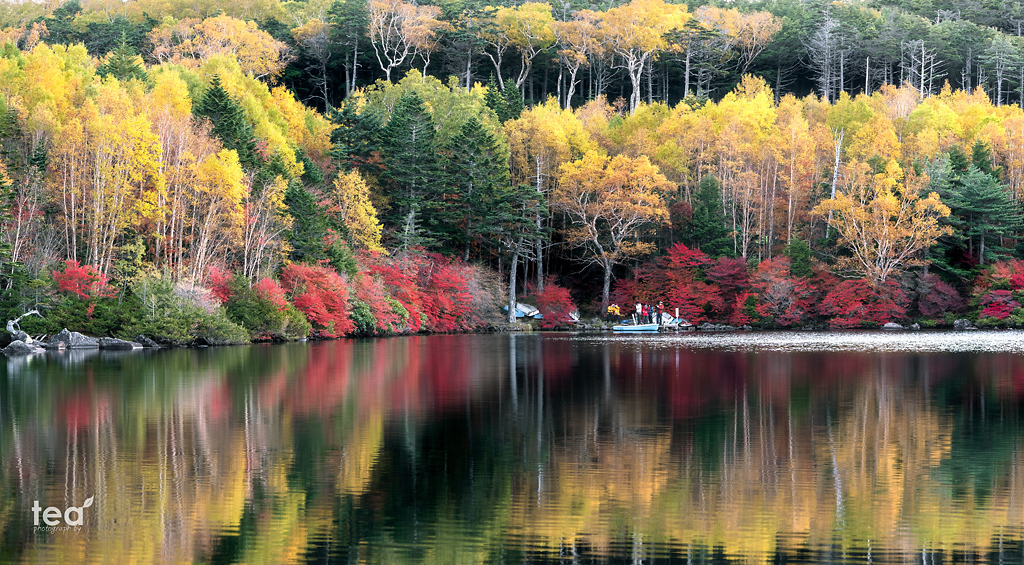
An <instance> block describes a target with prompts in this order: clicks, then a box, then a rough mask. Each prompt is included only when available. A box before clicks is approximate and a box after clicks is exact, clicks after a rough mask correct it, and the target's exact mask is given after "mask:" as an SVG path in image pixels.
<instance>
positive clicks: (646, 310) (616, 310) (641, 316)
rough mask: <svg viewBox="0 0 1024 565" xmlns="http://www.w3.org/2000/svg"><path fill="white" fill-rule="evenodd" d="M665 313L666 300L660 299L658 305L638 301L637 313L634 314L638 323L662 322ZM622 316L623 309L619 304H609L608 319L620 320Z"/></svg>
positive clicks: (611, 320) (627, 310) (612, 320)
mask: <svg viewBox="0 0 1024 565" xmlns="http://www.w3.org/2000/svg"><path fill="white" fill-rule="evenodd" d="M626 312H629V309H628V307H627V309H626ZM665 314H666V312H665V303H664V302H661V301H658V304H657V305H656V306H653V305H651V304H641V303H639V302H637V303H636V312H635V314H632V316H634V317H635V320H636V323H638V324H652V323H654V322H655V321H657V322H658V323H661V320H663V319H664V315H665ZM622 316H623V313H622V309H621V308H620V307H619V305H618V304H611V305H609V306H608V316H607V318H608V321H610V322H615V321H618V320H620V319H622Z"/></svg>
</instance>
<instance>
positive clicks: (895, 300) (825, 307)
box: [821, 279, 908, 328]
mask: <svg viewBox="0 0 1024 565" xmlns="http://www.w3.org/2000/svg"><path fill="white" fill-rule="evenodd" d="M907 302H908V301H907V298H906V295H905V294H904V293H903V289H901V288H900V286H899V285H898V284H896V283H895V282H894V281H891V280H890V281H885V282H884V283H881V284H880V285H879V286H878V287H872V286H871V283H869V282H868V281H866V280H864V279H859V280H854V281H843V282H841V283H839V284H838V285H837V286H836V287H835V288H833V289H832V290H831V291H829V293H828V294H827V295H826V296H825V299H824V300H822V301H821V313H822V314H825V315H826V316H832V319H831V320H830V321H829V324H831V325H832V326H833V327H837V328H857V327H863V326H880V325H882V324H885V323H886V322H892V321H895V320H899V319H902V318H903V317H905V316H906V314H907Z"/></svg>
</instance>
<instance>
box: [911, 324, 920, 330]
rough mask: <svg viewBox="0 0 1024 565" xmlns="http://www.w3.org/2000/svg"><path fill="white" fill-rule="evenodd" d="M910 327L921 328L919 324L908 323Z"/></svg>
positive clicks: (913, 328)
mask: <svg viewBox="0 0 1024 565" xmlns="http://www.w3.org/2000/svg"><path fill="white" fill-rule="evenodd" d="M910 329H912V330H919V329H921V324H910Z"/></svg>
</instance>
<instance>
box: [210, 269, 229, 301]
mask: <svg viewBox="0 0 1024 565" xmlns="http://www.w3.org/2000/svg"><path fill="white" fill-rule="evenodd" d="M206 285H207V286H208V287H209V288H210V293H211V294H213V296H214V297H216V298H217V300H219V301H220V303H221V304H224V303H226V302H227V301H228V300H231V273H227V272H224V271H222V270H220V269H218V268H217V267H210V268H209V269H207V278H206Z"/></svg>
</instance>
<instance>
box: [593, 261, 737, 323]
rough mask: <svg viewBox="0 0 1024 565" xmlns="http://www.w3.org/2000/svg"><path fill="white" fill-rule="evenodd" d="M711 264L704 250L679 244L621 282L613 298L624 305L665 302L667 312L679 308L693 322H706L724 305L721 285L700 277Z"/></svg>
mask: <svg viewBox="0 0 1024 565" xmlns="http://www.w3.org/2000/svg"><path fill="white" fill-rule="evenodd" d="M710 263H711V259H710V258H709V257H708V256H707V255H706V254H705V253H704V252H702V251H700V250H699V249H690V248H689V247H686V246H685V245H683V244H682V243H677V244H675V245H673V246H672V247H670V248H669V249H668V254H667V255H665V256H662V257H659V258H657V259H655V260H654V261H652V262H650V263H648V264H647V265H645V266H643V267H641V268H640V269H638V270H637V273H636V277H635V278H634V279H632V280H628V279H627V280H620V281H618V282H617V283H616V284H615V289H614V291H613V293H612V300H613V301H615V302H617V303H619V304H624V305H632V304H634V303H637V302H642V303H644V304H656V303H658V302H662V301H663V302H664V303H665V307H666V310H667V311H668V312H672V313H674V310H675V309H676V308H678V309H679V316H680V317H682V318H683V319H685V320H688V321H689V322H691V323H700V322H703V321H706V320H708V319H710V317H711V316H712V315H713V314H714V313H716V312H718V313H721V312H722V311H723V309H724V306H725V302H723V300H722V293H721V289H720V288H719V287H718V285H716V284H708V283H707V282H704V281H702V280H699V279H700V278H701V277H700V276H699V275H700V274H701V273H700V269H701V268H702V267H704V266H705V265H708V264H710Z"/></svg>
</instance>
